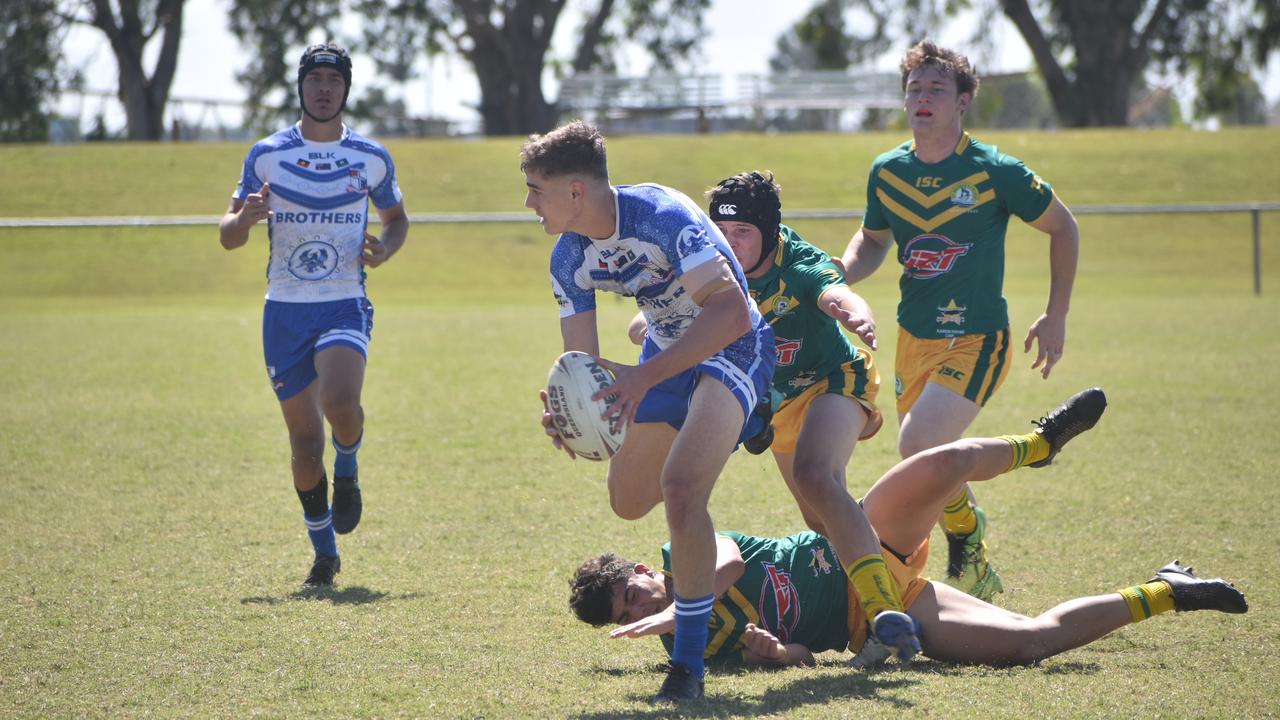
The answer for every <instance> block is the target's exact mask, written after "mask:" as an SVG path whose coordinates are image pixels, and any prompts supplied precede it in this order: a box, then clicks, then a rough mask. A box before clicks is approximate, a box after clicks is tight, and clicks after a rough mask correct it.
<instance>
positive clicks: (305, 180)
mask: <svg viewBox="0 0 1280 720" xmlns="http://www.w3.org/2000/svg"><path fill="white" fill-rule="evenodd" d="M264 183H271V194H270V195H269V196H268V198H267V206H268V207H269V208H270V210H271V214H270V215H269V216H268V219H267V232H268V236H269V237H270V240H271V255H270V258H269V260H268V263H267V299H268V300H273V301H277V302H290V303H299V302H326V301H332V300H344V299H348V298H358V297H364V295H365V289H364V278H365V273H364V267H363V266H362V265H361V264H360V262H359V259H360V253H361V245H362V244H363V243H364V234H365V230H366V228H367V227H368V225H369V200H370V199H372V200H373V204H374V205H376V206H377V207H379V208H383V209H385V208H390V207H395V206H396V205H397V204H398V203H400V202H401V201H402V199H403V198H402V196H401V194H400V187H399V186H398V185H397V184H396V171H395V165H394V164H393V163H392V162H391V156H390V155H389V154H388V153H387V151H386V148H384V147H382V145H380V144H378V143H376V142H374V141H372V140H369V139H368V138H365V137H363V136H361V135H359V134H357V133H354V132H352V131H351V130H350V129H349V128H346V127H344V128H343V132H342V138H341V139H339V140H337V141H334V142H315V141H313V140H307V139H306V138H304V137H303V136H302V131H301V130H300V129H299V127H298V126H297V125H294V126H293V127H290V128H288V129H286V130H281V131H280V132H278V133H276V134H274V135H272V136H271V137H268V138H266V139H264V140H260V141H259V142H258V143H256V144H255V145H254V146H253V149H251V150H250V151H249V155H248V157H246V158H245V161H244V171H243V172H242V173H241V176H240V183H239V184H238V185H237V186H236V191H235V194H234V195H233V197H235V198H236V199H237V200H241V201H243V200H245V199H246V198H247V197H248V196H249V194H250V193H256V192H258V191H260V190H261V189H262V186H263V184H264Z"/></svg>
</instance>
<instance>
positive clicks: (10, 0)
mask: <svg viewBox="0 0 1280 720" xmlns="http://www.w3.org/2000/svg"><path fill="white" fill-rule="evenodd" d="M185 4H186V0H5V1H4V2H2V3H0V141H42V140H44V139H45V138H46V137H47V133H48V125H49V121H50V119H51V116H50V114H49V112H48V110H47V107H48V105H49V103H50V101H51V100H52V99H53V98H55V97H56V96H57V95H58V93H60V92H61V91H63V90H65V89H74V88H75V83H76V77H75V69H74V68H68V67H66V62H65V60H64V58H63V53H62V44H61V43H62V40H63V38H65V36H66V34H67V32H68V30H69V29H70V28H71V27H74V26H76V25H82V26H88V27H92V28H95V29H96V30H98V31H100V32H101V33H102V34H103V35H104V36H105V37H106V39H107V40H108V42H109V44H110V47H111V51H112V54H113V55H114V57H115V61H116V65H117V68H118V70H119V74H118V77H119V84H118V88H117V90H118V96H119V98H120V100H121V102H122V104H123V106H124V110H125V117H126V123H127V127H128V129H127V137H128V138H129V139H131V140H158V139H161V138H162V137H163V136H164V126H163V120H164V112H165V107H166V105H167V103H168V100H169V95H170V89H171V87H172V84H173V79H174V74H175V71H176V68H177V62H178V51H179V49H180V46H181V41H182V35H183V30H184V26H183V10H184V7H185ZM709 6H710V0H575V1H574V2H569V0H232V3H231V8H230V13H229V17H228V26H229V28H230V29H231V30H232V32H233V33H234V34H235V35H236V36H237V37H238V38H240V39H241V43H242V45H243V48H244V50H245V53H244V54H243V55H242V56H241V57H247V58H251V59H252V62H246V63H240V64H241V65H242V66H243V67H244V69H243V70H239V71H237V72H236V79H237V81H238V82H240V83H241V85H242V86H243V87H244V88H245V90H246V93H247V97H248V98H249V100H248V101H247V105H246V118H247V120H246V123H247V124H249V125H251V126H253V127H257V128H265V127H267V126H268V125H270V124H273V123H276V122H279V121H281V120H282V119H284V118H289V117H292V116H293V115H296V114H297V108H296V104H295V100H294V97H293V95H294V91H293V69H294V61H295V60H296V57H297V56H298V54H299V53H300V52H301V50H302V48H303V47H304V46H306V45H307V44H308V43H309V42H311V41H315V40H318V39H331V38H333V39H338V40H339V41H341V42H344V43H345V44H347V45H349V46H350V47H352V48H353V49H354V50H355V51H356V54H357V55H359V56H363V57H367V58H370V59H372V60H373V62H374V63H375V64H376V69H377V71H378V76H379V77H380V78H385V79H387V80H392V81H396V82H403V81H405V80H408V79H411V78H412V77H413V73H414V68H415V66H416V65H417V62H418V61H419V60H420V59H422V58H426V57H433V56H438V55H441V54H449V55H452V56H454V57H458V58H462V59H464V60H465V61H466V62H467V63H469V64H470V66H471V68H472V69H473V71H474V72H475V76H476V78H477V80H478V82H479V85H480V103H479V107H478V108H477V110H478V112H479V114H480V117H481V120H482V121H483V126H484V131H485V133H486V134H488V135H518V134H528V133H531V132H542V131H545V130H548V129H550V128H551V127H552V126H553V125H554V124H555V122H556V119H557V109H556V107H555V104H554V103H553V102H551V101H549V100H548V99H547V97H546V95H545V93H544V91H543V82H542V81H543V76H544V70H545V69H547V68H548V67H550V68H552V69H553V70H554V71H555V72H556V73H558V74H560V75H561V76H566V75H573V74H580V73H589V72H609V71H612V70H615V69H616V68H617V67H618V63H619V58H620V57H621V56H622V53H624V52H626V51H627V50H629V49H633V48H641V49H643V51H644V52H645V53H646V54H647V55H648V57H650V58H652V59H653V61H654V68H655V69H656V70H660V71H669V72H689V71H692V69H693V68H694V67H695V66H694V63H695V62H696V51H697V49H698V47H699V41H700V39H701V38H702V36H703V35H704V33H705V24H704V19H705V16H706V13H707V10H708V8H709ZM962 12H964V13H974V14H976V17H978V18H979V22H978V27H979V31H978V33H977V35H976V36H975V38H974V39H973V43H974V45H975V47H981V46H982V43H983V42H984V41H985V40H984V37H983V32H982V31H983V29H984V28H986V27H989V26H990V24H991V23H992V22H994V21H995V20H996V19H997V18H998V17H999V16H1001V15H1003V16H1004V17H1007V18H1008V19H1009V20H1010V21H1011V22H1012V24H1013V25H1014V27H1016V28H1017V29H1018V32H1019V33H1020V34H1021V36H1022V38H1023V40H1025V41H1026V43H1027V46H1028V47H1029V48H1030V49H1031V53H1032V56H1033V58H1034V59H1035V63H1036V72H1037V73H1038V75H1039V77H1040V79H1041V81H1042V84H1043V86H1044V88H1045V90H1046V92H1047V94H1048V96H1049V98H1050V100H1051V102H1052V106H1053V111H1054V113H1055V115H1056V116H1057V119H1058V122H1059V124H1060V125H1062V126H1066V127H1092V126H1117V125H1125V124H1127V123H1128V118H1129V110H1130V105H1131V102H1132V97H1133V94H1134V92H1135V89H1136V88H1139V87H1141V85H1142V83H1143V81H1144V78H1145V77H1146V76H1147V74H1148V73H1151V72H1164V73H1174V74H1179V75H1183V76H1188V77H1190V78H1191V79H1192V80H1193V81H1194V86H1195V93H1196V97H1195V99H1194V108H1195V112H1196V114H1197V115H1198V116H1201V117H1206V116H1212V115H1221V114H1224V113H1230V112H1232V111H1234V110H1237V109H1238V106H1239V105H1240V103H1241V102H1243V101H1245V99H1248V98H1252V99H1253V100H1254V101H1255V102H1256V101H1257V99H1258V98H1260V97H1261V95H1260V92H1259V91H1258V87H1257V82H1256V80H1255V79H1254V73H1255V71H1257V70H1259V69H1260V68H1263V67H1265V66H1266V64H1267V61H1268V60H1269V59H1270V57H1271V55H1272V53H1274V52H1276V50H1277V47H1278V46H1280V3H1277V2H1276V0H816V1H815V2H814V4H813V6H812V7H811V9H810V10H809V11H808V13H807V14H806V15H805V16H804V17H802V18H801V19H800V20H799V21H798V22H797V23H795V24H794V25H793V26H791V27H789V28H779V36H778V40H777V42H776V46H775V47H774V48H773V50H772V54H771V60H770V64H771V66H772V67H773V68H774V69H775V70H777V71H788V70H797V69H848V68H857V67H859V66H863V65H865V64H866V63H868V62H869V61H870V60H871V59H872V58H874V57H877V56H879V55H881V54H883V53H885V52H887V51H892V50H894V49H896V48H902V49H905V48H906V47H907V46H909V45H910V44H912V43H914V42H915V41H916V40H918V39H919V38H921V37H925V36H930V35H933V36H937V35H939V34H940V32H939V29H940V28H942V27H945V25H946V24H947V23H948V22H950V21H951V20H952V19H953V18H955V16H956V15H957V14H959V13H962ZM351 16H355V17H358V18H359V19H360V20H361V25H362V31H361V33H360V36H359V37H345V36H344V35H343V30H342V28H343V20H344V18H347V17H351ZM566 22H568V23H571V24H572V29H573V31H574V33H573V37H574V38H576V46H575V47H574V49H573V51H572V55H571V56H569V57H558V56H555V55H554V54H553V53H552V48H551V39H552V36H553V35H554V33H555V30H556V28H557V27H558V26H560V25H562V24H563V23H566ZM187 30H188V31H189V32H199V29H197V28H188V29H187ZM153 44H155V45H157V46H158V49H157V50H155V51H152V52H148V49H149V48H150V47H151V46H152V45H153ZM964 49H966V50H968V48H964ZM761 51H762V52H768V49H762V50H761ZM150 57H154V58H155V60H154V62H152V63H150V65H149V66H148V63H147V62H146V59H147V58H150ZM361 90H362V92H361V97H362V100H361V101H359V102H355V103H353V105H352V107H351V111H352V113H353V114H356V115H361V114H366V115H367V114H376V113H377V112H378V111H379V110H385V109H387V108H388V107H390V108H391V109H396V108H397V102H398V101H394V100H391V99H389V98H388V96H387V94H386V91H385V89H384V88H382V87H381V86H377V85H375V86H373V87H369V88H362V89H361ZM271 98H276V99H277V100H276V101H275V102H272V101H271V100H270V99H271ZM398 109H400V110H401V111H402V110H403V106H402V104H401V105H399V106H398Z"/></svg>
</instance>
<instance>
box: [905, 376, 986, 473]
mask: <svg viewBox="0 0 1280 720" xmlns="http://www.w3.org/2000/svg"><path fill="white" fill-rule="evenodd" d="M981 410H982V408H981V407H980V406H979V405H978V404H977V403H975V402H973V401H972V400H969V399H968V398H966V397H965V396H963V395H961V394H959V393H957V392H954V391H952V390H948V389H947V388H945V387H943V386H941V385H939V384H937V383H928V384H927V385H925V386H924V391H923V392H921V393H920V397H919V398H918V399H917V400H916V402H915V404H914V405H912V406H911V409H910V410H908V411H907V412H906V414H905V415H899V416H898V425H899V429H898V454H899V455H901V456H902V457H903V458H909V457H911V456H912V455H915V454H916V453H918V452H921V451H923V450H928V449H929V448H932V447H937V446H939V445H944V444H946V443H949V442H951V441H952V440H959V439H960V436H961V435H964V431H965V430H966V429H967V428H968V427H969V424H970V423H972V422H973V420H974V418H976V417H978V412H979V411H981Z"/></svg>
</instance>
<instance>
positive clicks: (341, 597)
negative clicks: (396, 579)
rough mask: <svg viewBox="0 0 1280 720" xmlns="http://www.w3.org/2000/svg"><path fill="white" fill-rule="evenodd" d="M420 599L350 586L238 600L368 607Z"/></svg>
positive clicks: (244, 603) (269, 603) (257, 603)
mask: <svg viewBox="0 0 1280 720" xmlns="http://www.w3.org/2000/svg"><path fill="white" fill-rule="evenodd" d="M419 597H422V593H403V594H400V595H395V596H392V595H391V594H390V593H386V592H383V591H381V590H370V589H369V588H367V587H363V586H361V585H352V586H349V587H344V588H341V589H335V588H303V589H301V590H295V591H294V592H291V593H289V594H288V595H286V596H284V597H270V596H265V595H255V596H251V597H246V598H240V604H241V605H279V604H281V603H286V602H292V601H295V600H322V601H328V602H331V603H333V604H334V605H368V604H369V603H375V602H381V601H383V600H414V599H416V598H419Z"/></svg>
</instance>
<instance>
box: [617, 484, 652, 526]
mask: <svg viewBox="0 0 1280 720" xmlns="http://www.w3.org/2000/svg"><path fill="white" fill-rule="evenodd" d="M656 504H657V503H656V502H653V501H650V500H644V499H641V498H637V497H633V496H628V495H624V494H623V493H621V492H618V491H617V490H613V489H610V490H609V507H611V508H612V509H613V514H614V515H617V516H618V517H620V518H622V519H623V520H639V519H640V518H642V517H644V516H645V515H648V514H649V511H650V510H652V509H653V506H654V505H656Z"/></svg>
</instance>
